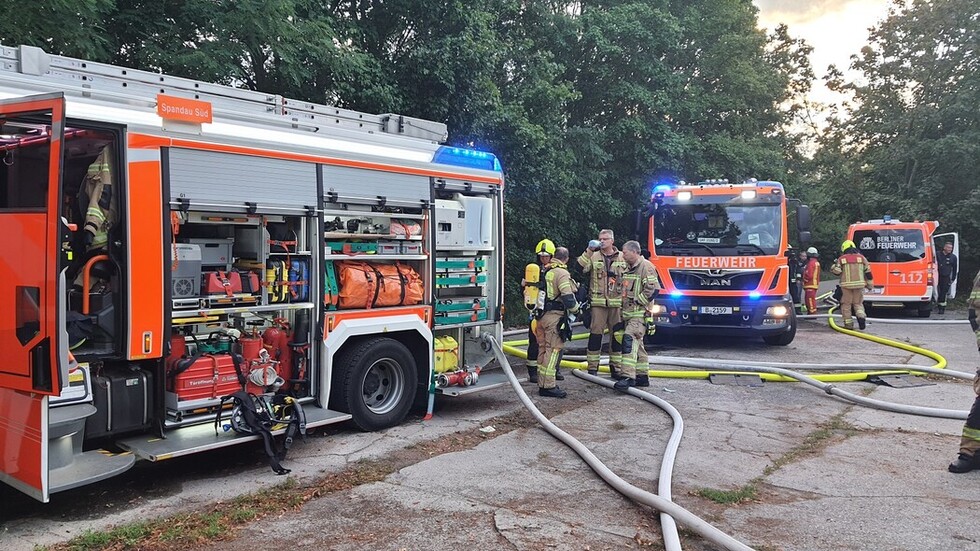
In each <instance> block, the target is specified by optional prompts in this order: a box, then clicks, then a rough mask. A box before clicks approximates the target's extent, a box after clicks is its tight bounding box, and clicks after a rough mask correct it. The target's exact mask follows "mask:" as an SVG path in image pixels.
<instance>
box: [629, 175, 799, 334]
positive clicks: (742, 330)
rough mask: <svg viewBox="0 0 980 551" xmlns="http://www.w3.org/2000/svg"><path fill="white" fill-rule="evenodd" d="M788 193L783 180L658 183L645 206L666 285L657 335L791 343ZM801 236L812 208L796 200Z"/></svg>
mask: <svg viewBox="0 0 980 551" xmlns="http://www.w3.org/2000/svg"><path fill="white" fill-rule="evenodd" d="M787 203H788V200H787V198H786V195H785V193H784V191H783V186H782V184H780V183H779V182H758V181H756V180H754V179H753V180H748V181H746V182H744V183H742V184H730V183H728V181H727V180H708V181H705V182H701V183H699V184H696V185H689V184H685V183H683V182H681V184H679V185H658V186H656V187H655V188H654V190H653V195H652V197H651V200H650V204H649V205H648V207H647V210H646V214H647V215H648V216H649V225H648V227H647V228H646V229H647V239H648V247H649V249H650V252H651V256H650V261H651V262H653V264H654V266H656V267H657V271H658V275H659V279H660V283H661V285H662V287H663V291H662V292H661V295H660V298H658V299H657V302H658V304H656V305H655V306H654V312H653V314H654V319H655V321H656V324H657V335H664V334H670V333H708V334H716V335H742V336H757V337H762V338H763V339H764V340H765V342H767V343H769V344H774V345H787V344H789V343H790V342H792V341H793V338H794V337H795V335H796V313H795V312H794V311H793V302H792V299H790V298H789V287H788V286H789V269H788V266H787V259H786V255H785V252H786V250H787V249H788V246H789V242H788V236H787V224H786V217H787ZM797 225H798V230H799V232H800V238H801V241H807V240H809V209H808V208H807V207H806V206H805V205H800V206H798V207H797Z"/></svg>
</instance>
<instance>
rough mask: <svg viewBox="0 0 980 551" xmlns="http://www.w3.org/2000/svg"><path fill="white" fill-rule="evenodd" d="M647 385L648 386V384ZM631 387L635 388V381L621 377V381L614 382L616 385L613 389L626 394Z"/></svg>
mask: <svg viewBox="0 0 980 551" xmlns="http://www.w3.org/2000/svg"><path fill="white" fill-rule="evenodd" d="M647 384H649V382H648V383H647ZM631 386H636V380H635V379H631V378H629V377H623V378H622V379H620V380H618V381H616V384H614V385H613V389H615V390H618V391H620V392H626V391H627V389H629V387H631Z"/></svg>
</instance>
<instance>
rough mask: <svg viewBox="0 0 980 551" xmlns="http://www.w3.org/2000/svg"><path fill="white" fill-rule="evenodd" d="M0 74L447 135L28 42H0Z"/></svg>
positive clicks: (90, 93) (136, 96)
mask: <svg viewBox="0 0 980 551" xmlns="http://www.w3.org/2000/svg"><path fill="white" fill-rule="evenodd" d="M0 78H2V79H4V80H9V81H13V82H20V83H23V84H27V85H35V86H36V85H39V84H42V85H46V86H54V87H58V88H60V89H63V90H64V91H65V92H66V94H69V95H76V96H81V97H86V98H93V99H98V100H100V101H108V102H118V103H123V104H129V105H141V106H149V107H155V106H156V102H157V94H166V95H171V96H177V97H183V98H189V99H197V100H203V101H207V102H210V103H211V105H212V109H213V110H214V113H215V114H216V115H219V116H221V117H225V118H229V119H236V120H242V121H255V120H257V119H261V118H264V117H267V116H273V117H275V118H276V119H278V120H277V122H280V123H283V122H286V123H288V124H291V125H292V126H293V127H294V128H307V129H309V127H313V130H314V131H318V130H319V129H321V128H324V127H338V128H343V129H346V130H355V131H363V132H367V133H386V134H395V135H399V136H404V137H408V138H415V139H419V140H424V141H427V142H435V143H442V142H445V141H446V139H447V138H448V131H447V127H446V125H445V124H444V123H440V122H434V121H427V120H424V119H418V118H414V117H406V116H404V115H398V114H395V113H384V114H380V115H375V114H370V113H362V112H360V111H353V110H350V109H342V108H339V107H334V106H331V105H320V104H316V103H310V102H306V101H301V100H294V99H289V98H285V97H283V96H280V95H278V94H266V93H263V92H255V91H252V90H244V89H241V88H235V87H232V86H224V85H221V84H212V83H208V82H203V81H197V80H192V79H188V78H182V77H175V76H169V75H165V74H162V73H153V72H150V71H140V70H136V69H130V68H127V67H120V66H117V65H109V64H105V63H95V62H91V61H85V60H82V59H76V58H72V57H65V56H59V55H53V54H48V53H47V52H45V51H44V50H42V49H41V48H37V47H34V46H19V47H9V46H3V45H0ZM284 119H285V120H284Z"/></svg>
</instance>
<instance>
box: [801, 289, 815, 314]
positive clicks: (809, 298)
mask: <svg viewBox="0 0 980 551" xmlns="http://www.w3.org/2000/svg"><path fill="white" fill-rule="evenodd" d="M803 294H804V295H806V313H807V314H810V315H811V316H812V315H813V314H816V313H817V288H816V287H814V288H813V289H804V293H803Z"/></svg>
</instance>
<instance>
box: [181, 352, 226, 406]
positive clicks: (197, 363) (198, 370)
mask: <svg viewBox="0 0 980 551" xmlns="http://www.w3.org/2000/svg"><path fill="white" fill-rule="evenodd" d="M236 361H237V362H238V364H239V365H237V366H236V365H235V364H236ZM241 362H242V360H241V359H240V358H238V357H236V356H233V355H232V354H202V355H199V356H191V357H188V358H182V359H180V360H177V361H175V362H174V363H173V364H172V366H171V368H170V371H169V372H168V374H167V409H168V410H173V411H186V410H190V409H196V408H201V407H207V406H215V405H218V404H219V403H220V401H221V397H222V396H227V395H229V394H233V393H235V392H238V391H239V390H242V381H241V379H239V371H240V370H242V369H243V366H242V365H241Z"/></svg>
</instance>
